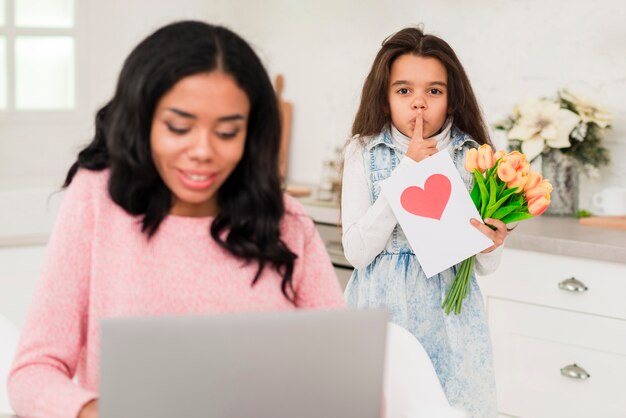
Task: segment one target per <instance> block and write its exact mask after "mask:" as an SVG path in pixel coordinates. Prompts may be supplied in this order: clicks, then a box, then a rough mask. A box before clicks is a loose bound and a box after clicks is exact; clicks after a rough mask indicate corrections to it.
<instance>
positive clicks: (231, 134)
mask: <svg viewBox="0 0 626 418" xmlns="http://www.w3.org/2000/svg"><path fill="white" fill-rule="evenodd" d="M238 133H239V129H235V130H234V131H229V132H216V134H217V136H218V137H219V138H221V139H232V138H234V137H236V136H237V134H238Z"/></svg>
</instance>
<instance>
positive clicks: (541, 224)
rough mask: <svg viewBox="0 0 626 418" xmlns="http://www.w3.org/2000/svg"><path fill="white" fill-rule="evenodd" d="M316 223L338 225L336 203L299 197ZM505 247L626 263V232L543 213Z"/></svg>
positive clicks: (520, 227)
mask: <svg viewBox="0 0 626 418" xmlns="http://www.w3.org/2000/svg"><path fill="white" fill-rule="evenodd" d="M300 201H301V203H302V204H303V205H304V208H305V210H306V211H307V213H308V214H309V215H310V216H311V217H312V218H313V220H314V221H315V222H317V223H321V224H328V225H337V224H338V223H339V206H338V205H337V203H333V202H325V201H316V200H315V199H310V198H306V199H301V200H300ZM505 246H506V247H507V248H514V249H518V250H530V251H536V252H540V253H546V254H556V255H564V256H569V257H580V258H586V259H591V260H598V261H609V262H613V263H624V264H626V232H625V231H623V230H618V229H608V228H599V227H595V226H587V225H581V224H580V223H579V222H578V219H575V218H567V217H557V216H547V215H543V216H540V217H538V218H533V219H529V220H525V221H522V222H520V223H519V224H518V225H517V227H516V228H515V230H514V231H513V232H512V233H511V234H509V236H508V238H507V240H506V243H505Z"/></svg>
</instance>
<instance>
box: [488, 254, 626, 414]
mask: <svg viewBox="0 0 626 418" xmlns="http://www.w3.org/2000/svg"><path fill="white" fill-rule="evenodd" d="M479 282H480V285H481V289H482V292H483V296H484V298H485V303H486V308H487V315H488V318H489V326H490V330H491V338H492V342H493V349H494V362H495V369H496V383H497V390H498V408H499V411H500V413H502V414H506V415H507V416H514V417H523V418H543V417H545V418H559V417H567V418H577V417H580V418H589V417H603V418H610V417H615V418H617V417H620V418H623V417H626V397H625V396H624V391H625V390H626V264H620V263H610V262H600V261H594V260H589V259H581V258H573V257H565V256H558V255H549V254H540V253H537V252H532V251H521V250H515V249H508V248H507V249H505V251H504V253H503V258H502V264H501V266H500V268H499V269H498V270H497V271H496V273H494V274H493V275H490V276H486V277H481V278H479Z"/></svg>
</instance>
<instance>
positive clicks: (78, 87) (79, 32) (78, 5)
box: [0, 0, 87, 125]
mask: <svg viewBox="0 0 626 418" xmlns="http://www.w3.org/2000/svg"><path fill="white" fill-rule="evenodd" d="M86 3H87V2H85V1H82V0H74V26H73V27H71V28H32V27H23V28H18V27H16V26H15V0H5V25H4V27H1V26H0V36H4V37H5V39H6V54H7V62H6V65H7V68H6V71H7V86H6V87H7V91H6V93H7V108H6V109H0V123H2V124H4V125H22V124H28V125H32V124H42V123H43V124H57V123H74V122H79V121H81V120H84V118H85V117H86V116H87V112H86V111H85V109H86V107H87V95H86V86H87V80H86V73H87V71H86V70H87V64H86V35H87V33H86V28H85V22H84V20H85V19H84V18H83V17H84V16H86V10H85V8H86ZM18 36H44V37H45V36H68V37H71V38H72V39H73V40H74V107H73V108H71V109H35V110H30V109H23V110H20V109H16V108H15V105H16V101H15V39H16V37H18Z"/></svg>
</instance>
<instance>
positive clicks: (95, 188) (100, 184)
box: [67, 168, 110, 197]
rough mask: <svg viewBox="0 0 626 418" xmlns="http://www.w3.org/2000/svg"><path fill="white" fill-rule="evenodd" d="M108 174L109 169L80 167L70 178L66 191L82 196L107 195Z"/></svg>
mask: <svg viewBox="0 0 626 418" xmlns="http://www.w3.org/2000/svg"><path fill="white" fill-rule="evenodd" d="M109 175H110V172H109V169H104V170H100V171H94V170H88V169H85V168H80V169H78V171H77V172H76V174H75V175H74V177H73V178H72V182H71V183H70V185H69V186H68V187H67V191H68V193H71V194H73V195H82V196H83V197H87V196H91V197H100V196H107V195H108V191H107V184H108V181H109Z"/></svg>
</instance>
